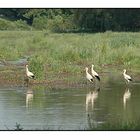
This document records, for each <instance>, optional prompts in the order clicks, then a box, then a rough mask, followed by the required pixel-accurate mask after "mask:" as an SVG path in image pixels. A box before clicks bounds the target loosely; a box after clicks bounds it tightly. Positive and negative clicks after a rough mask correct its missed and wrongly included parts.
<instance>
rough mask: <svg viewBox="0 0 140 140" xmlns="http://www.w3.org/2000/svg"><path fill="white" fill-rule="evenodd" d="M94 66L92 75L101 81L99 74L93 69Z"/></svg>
mask: <svg viewBox="0 0 140 140" xmlns="http://www.w3.org/2000/svg"><path fill="white" fill-rule="evenodd" d="M93 67H94V65H92V66H91V74H92V76H93V77H94V78H96V79H98V80H99V81H100V77H99V75H98V73H97V72H96V71H95V70H94V69H93Z"/></svg>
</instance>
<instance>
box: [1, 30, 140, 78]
mask: <svg viewBox="0 0 140 140" xmlns="http://www.w3.org/2000/svg"><path fill="white" fill-rule="evenodd" d="M139 38H140V33H129V32H127V33H117V32H106V33H96V34H83V33H81V34H49V33H47V32H45V31H0V60H3V59H4V60H16V59H19V58H22V57H25V56H28V57H29V64H30V68H31V69H32V70H33V71H34V73H36V75H37V78H38V79H44V78H45V76H47V78H49V76H50V75H49V74H48V73H51V74H54V75H55V74H61V73H70V74H75V75H77V74H79V73H81V72H82V71H83V70H84V67H85V66H90V65H91V64H92V63H93V64H95V65H96V68H97V69H98V70H100V68H101V66H102V65H106V64H113V65H114V64H116V65H121V66H123V67H126V68H129V69H131V70H132V71H136V70H138V68H139V67H140V63H139V60H140V53H139V52H140V39H139Z"/></svg>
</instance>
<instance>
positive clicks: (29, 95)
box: [26, 88, 34, 108]
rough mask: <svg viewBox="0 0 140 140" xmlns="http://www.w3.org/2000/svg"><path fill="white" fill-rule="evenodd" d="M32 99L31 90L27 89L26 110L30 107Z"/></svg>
mask: <svg viewBox="0 0 140 140" xmlns="http://www.w3.org/2000/svg"><path fill="white" fill-rule="evenodd" d="M33 97H34V94H33V90H32V89H30V88H29V89H28V90H27V92H26V107H27V108H28V107H30V106H31V105H32V102H33Z"/></svg>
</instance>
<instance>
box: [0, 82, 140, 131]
mask: <svg viewBox="0 0 140 140" xmlns="http://www.w3.org/2000/svg"><path fill="white" fill-rule="evenodd" d="M139 106H140V84H139V83H138V82H134V83H133V84H132V85H130V86H129V87H126V86H125V84H124V82H120V83H117V84H114V83H113V82H112V83H111V82H109V83H108V84H106V85H104V86H103V85H100V87H99V86H97V87H96V88H94V87H92V86H87V87H86V86H85V87H83V88H79V89H78V88H69V89H52V90H50V89H48V88H47V85H46V86H34V87H31V86H29V87H0V130H8V129H9V130H15V129H16V127H17V126H16V123H17V124H20V127H21V128H23V130H90V129H91V127H92V126H91V125H93V126H94V127H95V128H96V127H98V126H100V125H102V124H104V123H106V122H109V123H115V122H117V121H118V120H119V121H122V122H127V121H133V120H136V119H138V118H140V109H139Z"/></svg>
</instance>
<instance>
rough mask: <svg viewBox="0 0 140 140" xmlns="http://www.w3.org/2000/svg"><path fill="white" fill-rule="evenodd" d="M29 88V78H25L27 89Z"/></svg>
mask: <svg viewBox="0 0 140 140" xmlns="http://www.w3.org/2000/svg"><path fill="white" fill-rule="evenodd" d="M28 86H29V78H27V87H28Z"/></svg>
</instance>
